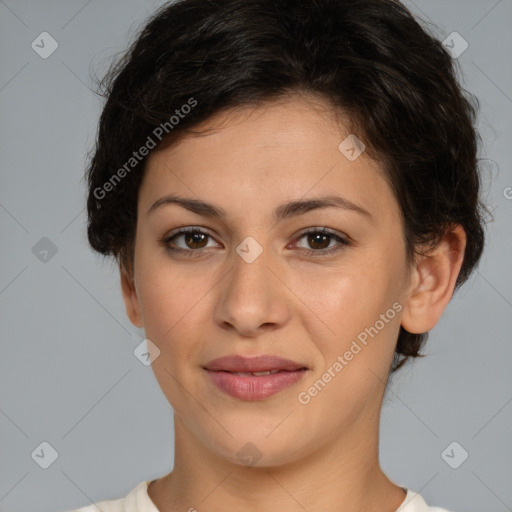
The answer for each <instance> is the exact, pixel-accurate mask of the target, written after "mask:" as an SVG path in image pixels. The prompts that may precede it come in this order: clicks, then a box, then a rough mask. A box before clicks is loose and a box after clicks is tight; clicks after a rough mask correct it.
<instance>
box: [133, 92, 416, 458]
mask: <svg viewBox="0 0 512 512" xmlns="http://www.w3.org/2000/svg"><path fill="white" fill-rule="evenodd" d="M209 126H214V127H215V128H216V129H215V130H214V131H212V132H209V133H208V134H207V135H203V136H200V137H189V138H186V139H183V140H182V141H181V142H179V143H178V144H176V145H174V146H172V147H169V148H167V149H164V150H161V151H158V152H154V153H152V154H151V155H150V157H149V159H148V161H147V167H146V174H145V177H144V180H143V183H142V185H141V189H140V194H139V202H138V223H137V232H136V242H135V258H134V274H133V284H132V285H129V284H126V283H125V285H123V292H124V297H125V301H126V304H127V310H128V314H129V316H130V318H131V320H132V321H133V322H134V323H135V324H136V325H138V326H143V327H144V329H145V333H146V337H147V338H148V339H149V340H151V342H152V343H153V344H154V346H155V347H157V348H158V351H159V355H158V357H156V359H155V360H154V361H153V365H152V366H153V370H154V372H155V375H156V378H157V380H158V382H159V385H160V387H161V389H162V390H163V392H164V394H165V396H166V397H167V399H168V401H169V402H170V404H171V405H172V407H173V409H174V412H175V415H176V420H177V421H179V422H180V424H182V425H183V426H184V430H185V431H186V432H187V435H189V436H190V438H191V439H194V440H195V441H197V442H198V443H199V444H202V445H203V446H204V447H206V448H207V449H208V450H210V451H211V452H212V453H214V454H216V455H219V456H221V457H223V458H225V459H229V460H231V461H233V462H235V463H238V464H241V463H242V462H241V461H242V458H243V457H242V455H243V454H244V450H245V451H249V452H250V451H251V450H252V451H253V452H254V453H253V455H254V456H256V457H258V458H260V457H261V462H260V463H261V464H267V465H277V464H283V463H286V462H291V461H293V460H295V459H298V458H299V457H304V456H306V455H308V454H312V453H313V452H315V451H317V450H320V449H321V448H322V447H325V446H329V445H331V446H332V444H333V443H336V442H346V443H352V445H353V442H354V440H357V442H358V443H361V442H364V441H361V439H363V440H364V439H365V438H368V439H369V438H370V437H371V433H375V429H377V428H378V417H379V413H380V406H381V401H382V396H383V392H384V388H385V382H386V379H387V375H388V371H389V368H390V364H391V361H392V357H393V352H394V348H395V344H396V340H397V336H398V332H399V327H400V317H401V310H402V302H403V301H404V300H405V298H406V293H407V287H408V284H409V272H408V269H407V266H406V257H405V256H406V255H405V244H404V239H403V229H402V223H401V219H400V213H399V207H398V204H397V202H396V200H395V198H394V196H393V193H392V191H391V189H390V187H389V185H388V183H387V181H386V180H385V178H384V177H383V174H382V170H381V169H380V167H379V165H378V164H377V163H376V162H374V161H372V160H371V159H370V158H369V157H368V155H367V154H366V153H365V152H363V153H362V154H361V155H360V156H359V157H357V158H355V159H354V156H357V153H356V151H357V149H358V147H356V148H355V150H356V151H351V149H350V148H351V147H354V146H353V144H352V145H351V144H350V139H349V140H348V141H347V142H345V143H344V144H342V145H341V149H340V148H339V146H340V143H342V141H344V140H345V139H346V138H347V136H349V135H350V132H348V131H347V130H346V128H345V127H344V126H343V125H340V124H339V123H336V122H335V121H334V119H333V118H332V117H331V116H330V115H329V108H328V106H327V105H325V104H323V103H321V101H320V100H317V101H314V100H313V99H310V100H308V101H306V99H305V98H299V97H289V98H288V99H287V101H282V102H280V103H272V104H267V105H265V106H260V107H257V108H250V109H245V110H242V111H238V112H233V111H232V112H228V113H226V112H224V113H221V114H218V115H216V116H215V117H213V118H211V119H210V120H209V121H208V122H207V123H204V127H209ZM363 142H364V141H363ZM171 196H172V197H171ZM326 197H328V198H330V201H331V203H330V205H329V204H327V203H324V204H322V203H320V202H316V203H315V202H311V201H313V200H317V199H325V198H326ZM176 198H179V199H182V200H184V199H187V200H188V199H191V200H194V201H196V203H194V204H191V203H188V204H187V205H184V204H178V203H177V202H176V201H175V199H176ZM336 198H338V199H336ZM308 202H309V203H308ZM202 203H207V205H210V206H208V207H206V206H205V205H203V204H202ZM288 203H294V204H293V205H292V206H289V207H287V208H285V207H283V205H286V204H288ZM300 203H304V204H302V206H300ZM212 207H213V208H212ZM214 213H215V214H214ZM184 230H189V232H186V231H185V232H184ZM158 351H157V350H153V356H155V355H156V354H157V353H158ZM231 355H237V356H243V357H247V358H252V357H256V356H261V355H265V356H275V357H279V358H283V359H286V360H290V361H292V362H293V364H295V365H296V367H294V368H295V369H296V370H297V371H291V370H293V368H289V369H288V373H287V372H284V371H280V372H279V373H278V374H275V376H237V375H234V374H233V373H228V372H226V371H225V372H222V374H221V372H220V371H209V370H207V369H205V367H211V364H210V363H211V362H212V361H213V360H215V359H217V358H220V357H224V356H231ZM268 364H269V365H270V366H271V365H274V366H276V365H277V363H276V362H275V361H274V362H272V363H268ZM299 368H306V369H305V370H304V369H302V370H299ZM228 369H229V368H228ZM269 369H270V368H269ZM276 369H277V368H276ZM231 370H236V368H231ZM257 379H262V380H260V381H257ZM263 379H264V380H263ZM247 443H252V444H250V445H249V444H247ZM241 450H242V451H241ZM240 451H241V452H240Z"/></svg>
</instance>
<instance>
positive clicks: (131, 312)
mask: <svg viewBox="0 0 512 512" xmlns="http://www.w3.org/2000/svg"><path fill="white" fill-rule="evenodd" d="M119 273H120V277H121V290H122V293H123V300H124V306H125V309H126V314H127V315H128V318H129V319H130V322H131V323H132V324H133V325H135V327H143V325H144V323H143V321H142V315H141V313H140V305H139V299H138V297H137V291H136V290H135V284H134V281H133V278H132V277H131V276H130V275H129V274H128V273H127V272H126V271H125V270H123V269H122V268H121V269H120V272H119Z"/></svg>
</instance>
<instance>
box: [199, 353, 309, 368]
mask: <svg viewBox="0 0 512 512" xmlns="http://www.w3.org/2000/svg"><path fill="white" fill-rule="evenodd" d="M204 368H205V369H206V370H210V371H220V370H223V371H225V372H264V371H268V370H286V371H295V370H300V369H301V368H306V369H307V366H306V365H305V364H302V363H297V362H295V361H291V360H289V359H283V358H282V357H277V356H272V355H267V354H264V355H261V356H255V357H244V356H239V355H231V356H224V357H219V358H218V359H214V360H213V361H210V362H209V363H207V364H205V366H204Z"/></svg>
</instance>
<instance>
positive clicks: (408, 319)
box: [401, 225, 466, 334]
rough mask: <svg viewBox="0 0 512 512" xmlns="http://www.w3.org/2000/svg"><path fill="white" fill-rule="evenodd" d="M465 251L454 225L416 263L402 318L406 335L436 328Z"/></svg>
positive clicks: (463, 240) (462, 235) (459, 230)
mask: <svg viewBox="0 0 512 512" xmlns="http://www.w3.org/2000/svg"><path fill="white" fill-rule="evenodd" d="M465 248H466V233H465V232H464V229H463V228H462V226H460V225H455V226H452V227H451V228H450V229H449V230H448V231H447V232H446V233H445V234H444V236H443V238H442V239H441V240H440V242H439V244H438V245H437V246H436V247H435V248H434V249H433V250H431V251H430V252H428V253H427V254H425V255H423V256H421V257H420V258H419V261H417V262H416V264H415V268H413V270H412V277H411V286H410V289H409V293H408V296H407V299H406V302H405V307H404V312H403V315H402V324H401V325H402V327H403V328H404V329H405V330H406V331H408V332H410V333H414V334H420V333H424V332H427V331H430V329H432V328H433V327H434V326H435V325H436V324H437V322H438V321H439V318H440V317H441V315H442V313H443V311H444V310H445V308H446V306H447V305H448V303H449V302H450V299H451V298H452V295H453V291H454V289H455V283H456V281H457V276H458V275H459V272H460V268H461V266H462V262H463V260H464V250H465Z"/></svg>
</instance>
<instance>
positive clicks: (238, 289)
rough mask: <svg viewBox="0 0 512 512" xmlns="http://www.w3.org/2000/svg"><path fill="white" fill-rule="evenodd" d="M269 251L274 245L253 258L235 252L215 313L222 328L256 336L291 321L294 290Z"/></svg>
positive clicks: (223, 281)
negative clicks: (281, 273) (286, 284)
mask: <svg viewBox="0 0 512 512" xmlns="http://www.w3.org/2000/svg"><path fill="white" fill-rule="evenodd" d="M267 251H270V249H264V250H263V252H262V253H261V254H260V255H259V256H258V257H257V258H256V259H255V260H254V261H252V262H251V260H250V259H244V258H243V257H242V256H240V255H239V254H238V253H235V254H234V258H233V260H234V262H233V266H232V268H231V271H230V272H229V273H228V275H227V276H226V278H225V279H223V280H222V282H221V283H220V286H221V288H220V294H219V297H218V299H219V300H218V302H217V305H216V307H215V313H214V316H215V321H216V322H217V324H218V325H219V326H220V327H221V328H222V329H225V330H232V331H234V332H236V333H237V334H238V335H239V336H244V337H249V338H253V337H256V336H258V335H259V334H262V333H264V332H268V331H275V330H277V329H280V328H282V327H283V325H285V324H286V323H287V322H288V321H289V318H290V308H289V296H290V292H289V290H288V289H287V287H286V286H285V284H283V282H282V280H281V279H280V278H279V277H278V276H279V270H278V268H277V265H271V261H272V257H271V255H270V253H267Z"/></svg>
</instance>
